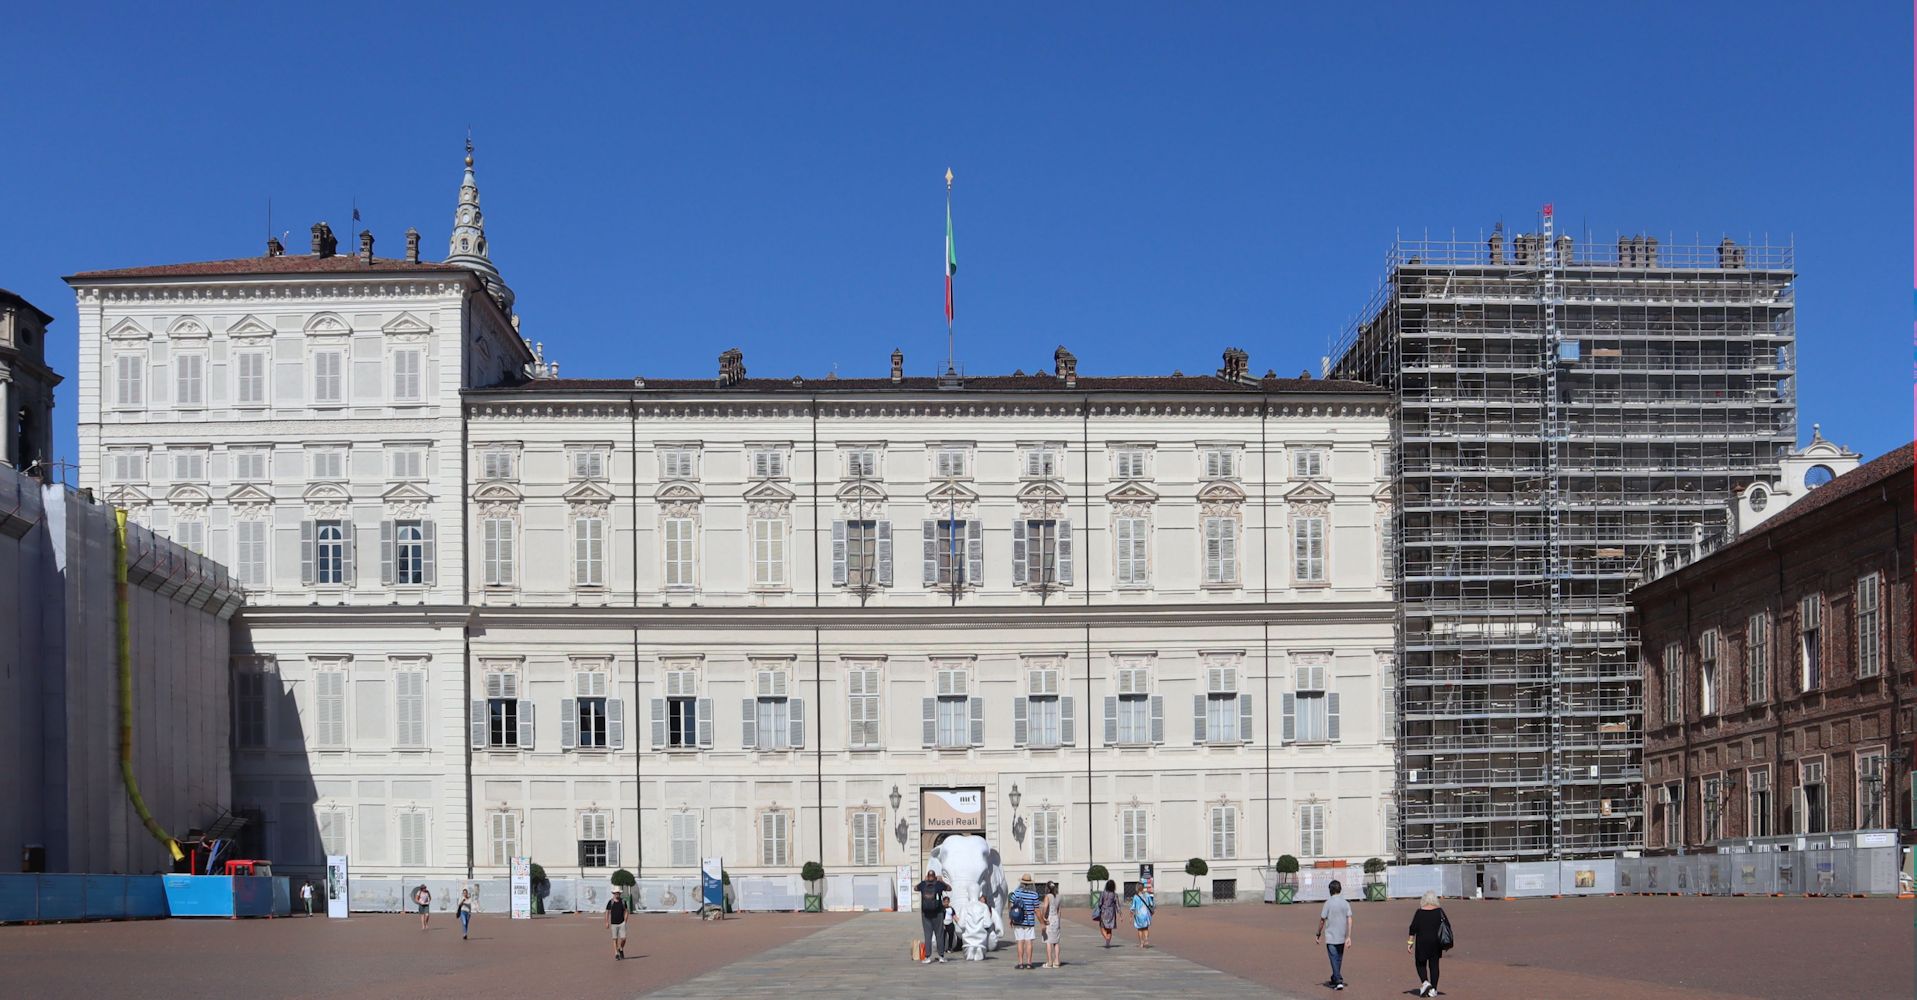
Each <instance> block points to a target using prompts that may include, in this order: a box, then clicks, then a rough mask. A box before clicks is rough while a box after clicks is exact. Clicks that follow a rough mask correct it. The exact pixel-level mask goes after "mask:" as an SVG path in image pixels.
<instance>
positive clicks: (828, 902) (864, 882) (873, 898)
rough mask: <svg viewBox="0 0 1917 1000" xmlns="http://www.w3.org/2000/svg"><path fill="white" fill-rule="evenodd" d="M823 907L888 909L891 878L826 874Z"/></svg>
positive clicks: (890, 899) (890, 904)
mask: <svg viewBox="0 0 1917 1000" xmlns="http://www.w3.org/2000/svg"><path fill="white" fill-rule="evenodd" d="M1059 891H1060V892H1061V893H1062V892H1064V891H1065V887H1064V886H1059ZM1074 895H1076V894H1074ZM825 908H826V909H828V910H889V909H891V908H892V878H891V877H890V876H887V875H828V876H826V879H825Z"/></svg>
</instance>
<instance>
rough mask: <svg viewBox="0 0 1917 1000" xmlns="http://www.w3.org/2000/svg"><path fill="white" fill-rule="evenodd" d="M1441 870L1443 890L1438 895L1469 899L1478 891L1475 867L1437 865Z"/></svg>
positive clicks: (1476, 868)
mask: <svg viewBox="0 0 1917 1000" xmlns="http://www.w3.org/2000/svg"><path fill="white" fill-rule="evenodd" d="M1438 867H1439V868H1440V869H1442V870H1443V877H1444V890H1443V892H1441V893H1439V895H1443V896H1449V897H1451V898H1453V899H1470V898H1471V897H1472V896H1474V895H1476V894H1477V891H1478V866H1477V865H1439V866H1438Z"/></svg>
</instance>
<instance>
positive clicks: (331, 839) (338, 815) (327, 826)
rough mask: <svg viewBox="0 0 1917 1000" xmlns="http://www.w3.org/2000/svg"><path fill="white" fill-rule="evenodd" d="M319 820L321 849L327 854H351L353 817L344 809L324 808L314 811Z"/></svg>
mask: <svg viewBox="0 0 1917 1000" xmlns="http://www.w3.org/2000/svg"><path fill="white" fill-rule="evenodd" d="M314 818H315V819H316V820H318V822H319V836H320V850H322V851H324V852H325V853H327V854H349V853H351V851H350V850H349V849H348V848H349V846H350V844H351V839H350V838H351V828H350V827H349V826H348V823H349V821H350V819H351V817H350V816H349V814H348V813H347V811H346V810H344V809H339V808H322V809H319V810H317V811H315V813H314Z"/></svg>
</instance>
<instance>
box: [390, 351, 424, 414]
mask: <svg viewBox="0 0 1917 1000" xmlns="http://www.w3.org/2000/svg"><path fill="white" fill-rule="evenodd" d="M425 367H426V355H425V353H424V352H421V351H415V350H405V351H394V352H393V401H394V402H396V403H417V402H419V401H420V400H421V399H424V398H425V384H426V381H425Z"/></svg>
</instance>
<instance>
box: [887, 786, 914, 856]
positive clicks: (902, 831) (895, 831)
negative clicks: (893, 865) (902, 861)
mask: <svg viewBox="0 0 1917 1000" xmlns="http://www.w3.org/2000/svg"><path fill="white" fill-rule="evenodd" d="M886 799H887V800H888V801H890V802H891V803H892V812H893V813H894V814H897V813H898V811H899V803H900V802H902V801H904V797H903V796H901V795H900V794H899V786H897V785H893V786H892V794H890V795H888V796H886ZM892 835H893V836H894V837H897V838H898V839H899V850H901V851H903V850H905V841H906V838H908V837H910V836H911V835H912V827H911V826H910V825H909V824H907V823H906V822H905V817H904V816H899V822H898V825H897V826H894V827H893V828H892Z"/></svg>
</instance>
